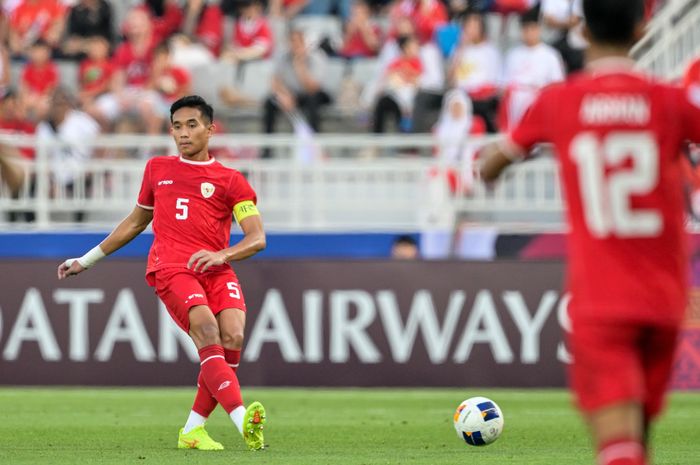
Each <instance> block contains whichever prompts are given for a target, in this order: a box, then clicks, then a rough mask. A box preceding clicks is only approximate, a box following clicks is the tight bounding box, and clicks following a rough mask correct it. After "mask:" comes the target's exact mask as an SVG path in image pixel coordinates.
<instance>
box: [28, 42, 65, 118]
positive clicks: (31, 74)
mask: <svg viewBox="0 0 700 465" xmlns="http://www.w3.org/2000/svg"><path fill="white" fill-rule="evenodd" d="M58 82H59V75H58V67H57V66H56V64H55V63H54V62H53V61H51V47H50V46H49V44H47V43H46V42H45V41H43V40H42V39H39V40H37V41H36V42H34V44H33V45H32V46H31V47H30V49H29V62H28V63H27V64H26V65H25V66H24V69H23V70H22V75H21V78H20V85H19V94H20V98H21V100H22V102H23V105H24V106H25V108H26V109H27V111H28V112H29V114H30V115H32V117H33V118H37V119H40V118H42V117H43V115H44V114H45V113H46V110H48V105H49V95H51V92H53V90H54V89H55V88H56V87H57V86H58Z"/></svg>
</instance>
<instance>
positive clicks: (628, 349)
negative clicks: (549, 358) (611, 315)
mask: <svg viewBox="0 0 700 465" xmlns="http://www.w3.org/2000/svg"><path fill="white" fill-rule="evenodd" d="M572 329H573V331H572V334H571V335H570V339H569V340H570V347H571V351H572V355H573V357H574V362H573V364H572V365H571V366H570V368H569V370H570V377H571V385H572V388H573V390H574V392H575V394H576V397H577V402H578V405H579V408H580V409H581V410H583V411H584V412H592V411H595V410H597V409H600V408H602V407H607V406H610V405H614V404H618V403H625V402H630V401H636V402H639V403H641V404H642V405H643V407H644V413H645V415H646V416H647V417H648V418H652V417H654V416H656V415H657V414H658V413H659V412H660V411H661V409H662V408H663V404H664V397H665V393H666V389H667V387H668V382H669V379H670V377H671V370H672V368H673V361H674V354H675V349H676V345H677V341H678V334H679V332H680V329H679V328H678V327H675V326H650V325H648V324H639V325H635V324H634V323H628V322H619V323H610V322H606V323H603V322H580V321H574V322H573V328H572Z"/></svg>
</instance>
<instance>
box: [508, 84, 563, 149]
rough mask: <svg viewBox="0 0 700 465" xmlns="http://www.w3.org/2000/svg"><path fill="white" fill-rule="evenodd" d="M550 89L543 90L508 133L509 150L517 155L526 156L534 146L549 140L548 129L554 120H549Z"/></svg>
mask: <svg viewBox="0 0 700 465" xmlns="http://www.w3.org/2000/svg"><path fill="white" fill-rule="evenodd" d="M552 98H553V97H552V91H551V90H550V89H548V88H547V89H545V90H543V91H542V92H541V93H540V95H539V96H538V97H537V99H536V100H535V101H534V103H533V104H532V105H531V106H530V108H528V110H527V111H526V112H525V116H523V118H522V119H521V120H520V122H519V123H518V124H517V125H516V126H515V127H514V128H513V129H512V130H511V132H510V134H509V135H508V142H509V145H510V147H508V152H509V153H510V154H512V155H514V156H515V157H519V158H524V157H525V156H527V154H528V153H530V151H531V150H532V147H533V146H535V145H536V144H538V143H540V142H549V131H548V130H547V129H548V128H549V127H550V126H551V125H552V124H553V121H549V120H548V114H547V113H548V110H547V109H548V102H549V101H551V99H552Z"/></svg>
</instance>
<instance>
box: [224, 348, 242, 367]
mask: <svg viewBox="0 0 700 465" xmlns="http://www.w3.org/2000/svg"><path fill="white" fill-rule="evenodd" d="M224 358H225V359H226V363H227V364H228V366H230V367H231V369H232V370H233V372H234V373H236V371H238V364H239V363H240V362H241V351H240V350H231V349H227V348H225V347H224Z"/></svg>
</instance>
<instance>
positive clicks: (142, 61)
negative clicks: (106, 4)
mask: <svg viewBox="0 0 700 465" xmlns="http://www.w3.org/2000/svg"><path fill="white" fill-rule="evenodd" d="M124 24H125V27H124V29H125V34H126V40H125V41H124V42H122V44H121V45H119V47H118V48H117V50H116V51H115V52H114V57H113V59H112V63H113V64H114V74H113V76H112V82H111V84H110V92H109V93H107V94H103V95H101V96H99V97H98V98H97V100H96V102H95V111H96V113H95V114H94V115H93V116H95V117H97V119H98V120H99V121H100V122H101V123H102V125H103V126H105V127H107V126H109V125H110V124H111V123H112V122H113V121H114V120H115V119H116V118H117V116H119V114H120V113H121V112H124V111H136V112H137V113H138V114H139V115H140V116H141V117H142V118H143V119H144V121H145V122H146V125H147V127H148V133H149V134H159V133H161V130H162V127H163V121H164V118H165V113H166V112H167V108H166V105H165V102H164V101H163V99H162V98H161V97H160V95H159V94H158V92H156V91H154V90H152V89H148V88H147V87H146V86H147V85H148V83H149V81H150V78H151V62H152V61H153V51H154V49H155V47H156V46H157V45H158V43H159V42H160V37H159V35H157V34H156V32H155V31H154V30H153V23H152V22H151V19H150V17H149V14H148V12H147V11H146V10H145V9H143V8H134V9H132V10H130V11H129V13H128V14H127V16H126V19H125V21H124Z"/></svg>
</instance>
